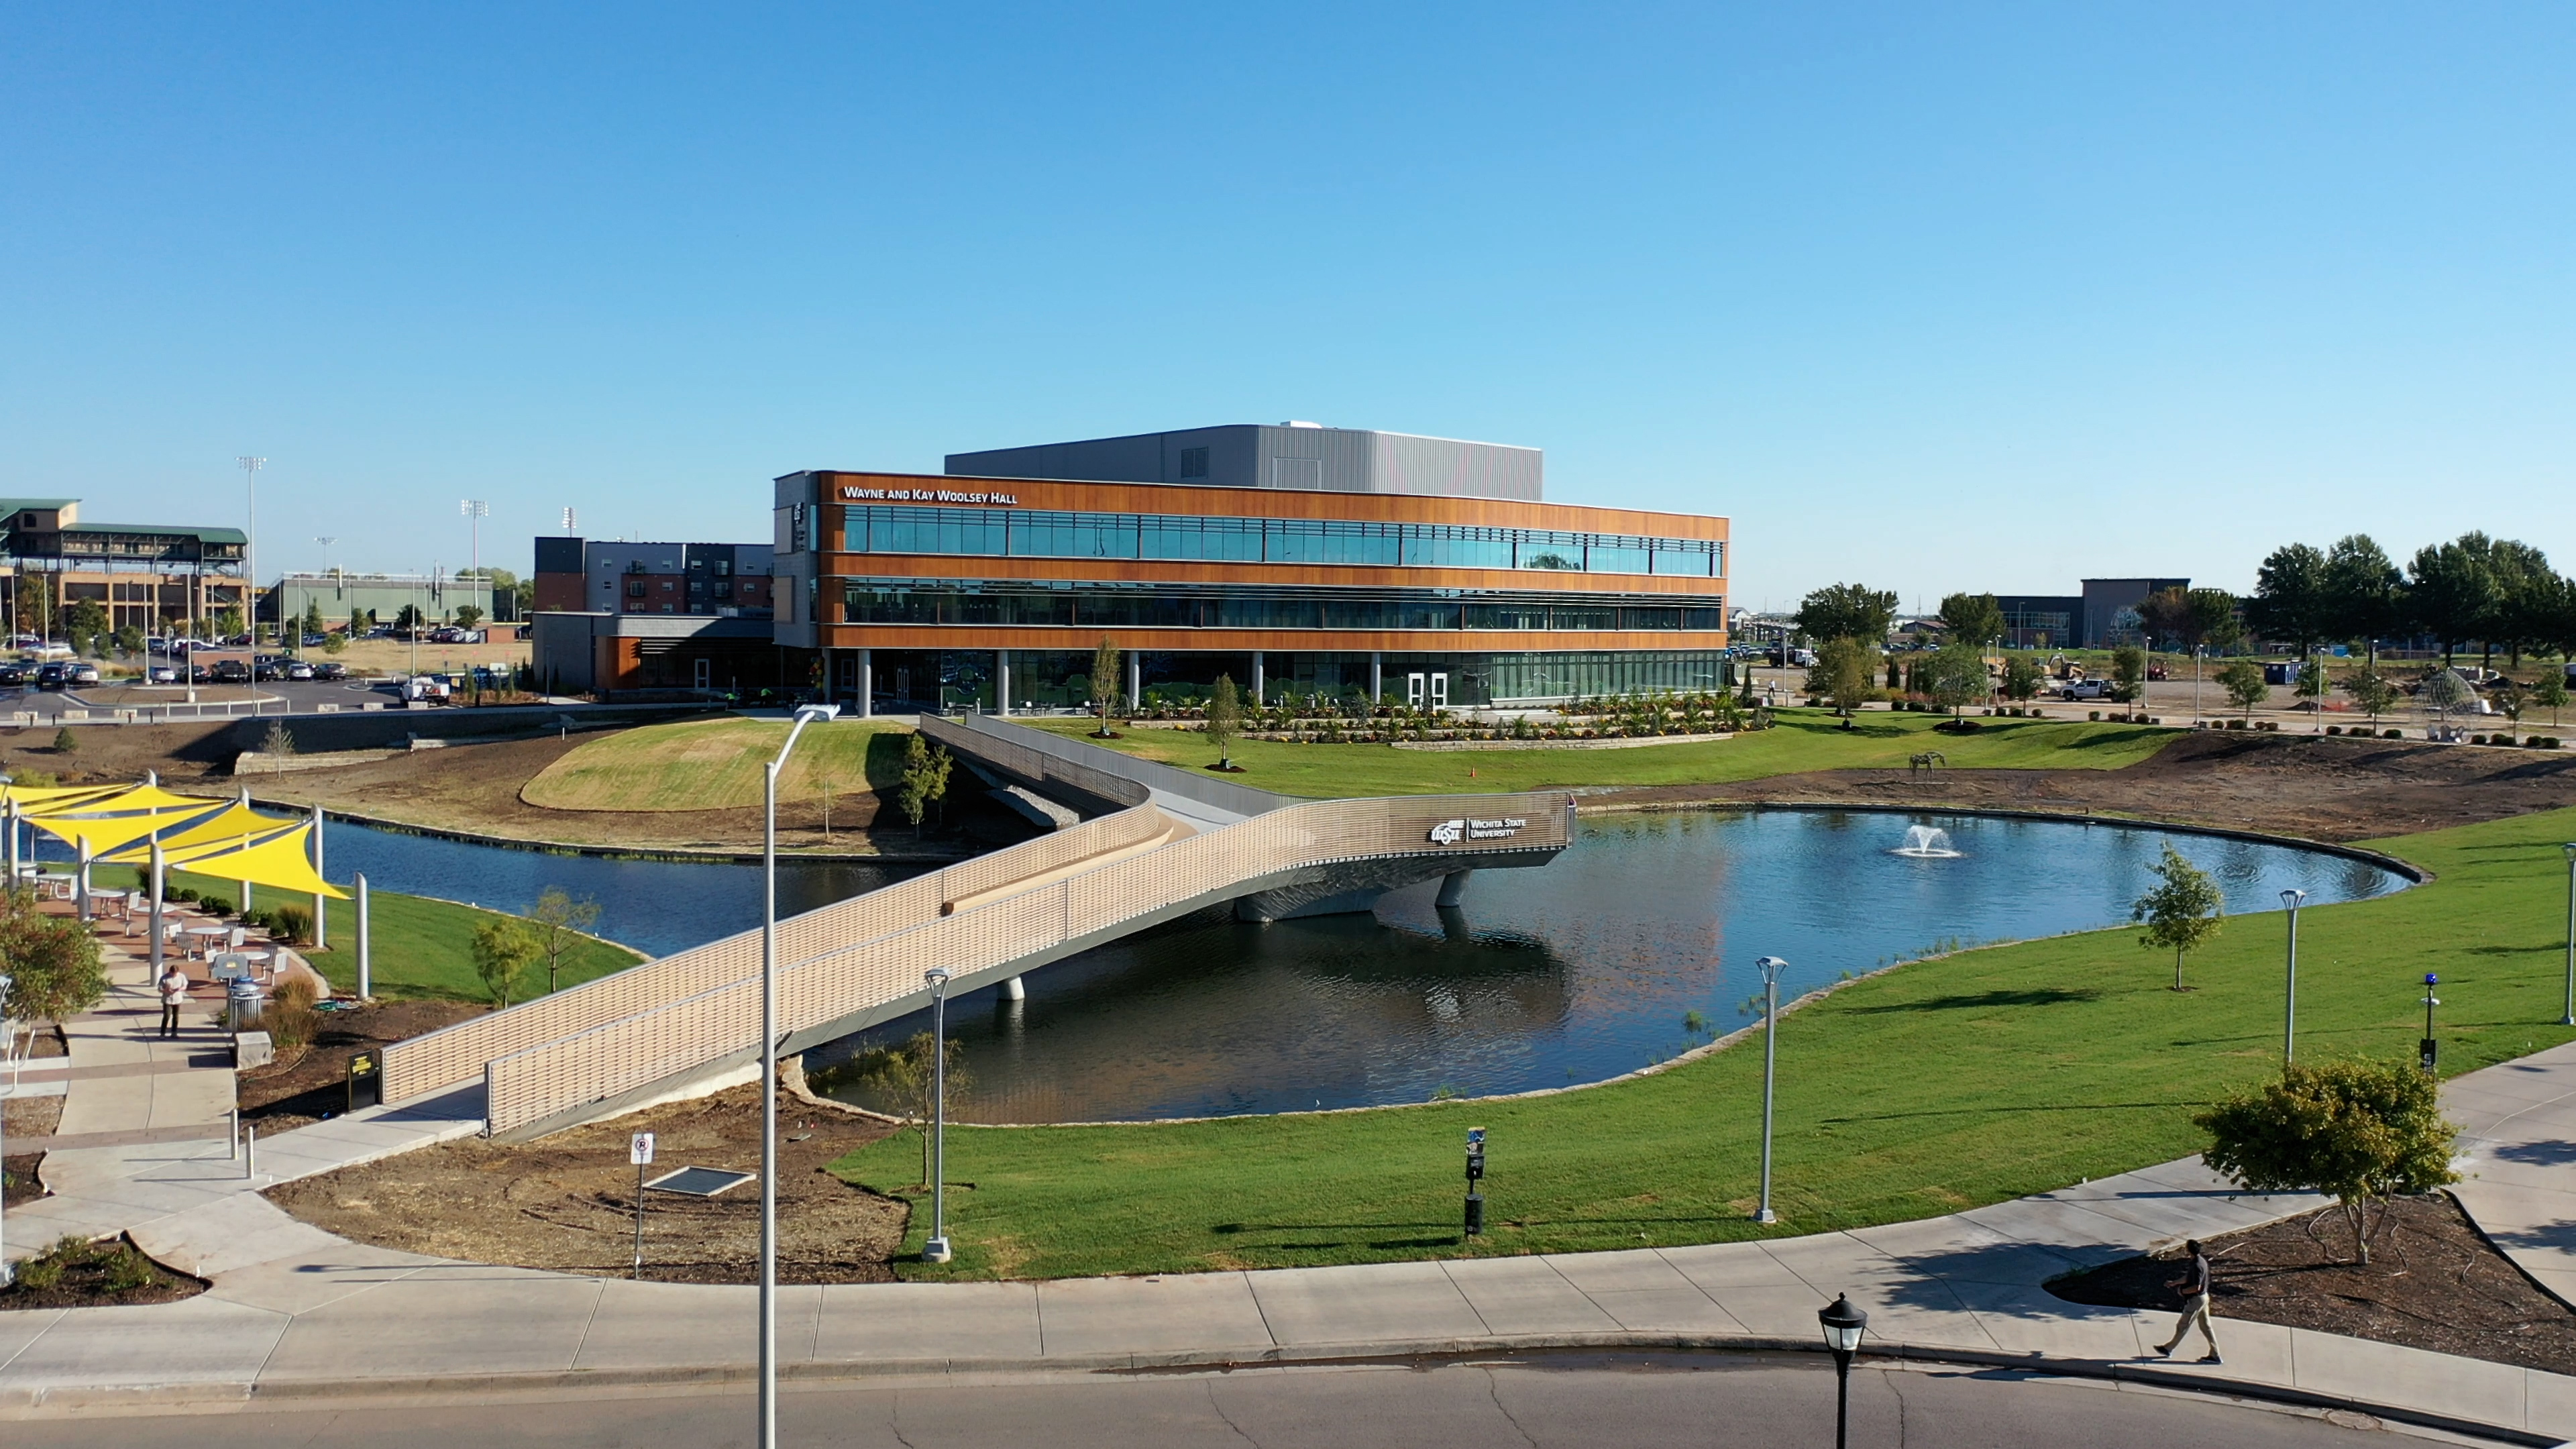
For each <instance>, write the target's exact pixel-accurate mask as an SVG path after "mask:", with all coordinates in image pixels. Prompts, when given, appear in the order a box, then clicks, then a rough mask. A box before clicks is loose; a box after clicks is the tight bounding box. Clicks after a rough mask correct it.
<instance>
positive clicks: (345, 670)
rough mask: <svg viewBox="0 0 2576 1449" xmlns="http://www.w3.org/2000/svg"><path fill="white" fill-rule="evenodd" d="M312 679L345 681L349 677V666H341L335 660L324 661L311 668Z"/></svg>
mask: <svg viewBox="0 0 2576 1449" xmlns="http://www.w3.org/2000/svg"><path fill="white" fill-rule="evenodd" d="M313 677H314V678H316V679H346V678H348V677H349V666H348V665H346V664H342V663H341V662H339V661H338V660H336V659H325V660H323V661H322V662H321V663H319V664H316V665H314V666H313Z"/></svg>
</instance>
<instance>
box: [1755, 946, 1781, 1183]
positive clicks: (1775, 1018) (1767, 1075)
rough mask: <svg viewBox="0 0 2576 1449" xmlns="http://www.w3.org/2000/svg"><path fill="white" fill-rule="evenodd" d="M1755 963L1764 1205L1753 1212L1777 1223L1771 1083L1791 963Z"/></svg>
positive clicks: (1769, 960)
mask: <svg viewBox="0 0 2576 1449" xmlns="http://www.w3.org/2000/svg"><path fill="white" fill-rule="evenodd" d="M1753 964H1754V965H1755V966H1756V967H1759V968H1760V969H1761V972H1762V1206H1760V1207H1759V1208H1756V1209H1754V1212H1753V1220H1754V1221H1755V1222H1757V1223H1776V1222H1778V1221H1780V1215H1779V1214H1778V1213H1775V1212H1773V1211H1771V1082H1772V1079H1773V1078H1774V1077H1775V1076H1776V1075H1777V1074H1778V1070H1779V1066H1780V973H1781V972H1782V971H1784V970H1787V969H1788V966H1789V963H1788V962H1786V961H1783V960H1781V959H1780V958H1779V957H1777V956H1765V957H1763V958H1762V959H1760V960H1758V961H1756V962H1754V963H1753Z"/></svg>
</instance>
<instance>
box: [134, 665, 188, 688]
mask: <svg viewBox="0 0 2576 1449" xmlns="http://www.w3.org/2000/svg"><path fill="white" fill-rule="evenodd" d="M143 682H144V683H146V684H176V683H178V682H179V670H178V668H177V666H175V665H169V664H155V665H153V666H152V667H151V668H150V669H147V670H145V671H143Z"/></svg>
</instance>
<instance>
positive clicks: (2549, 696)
mask: <svg viewBox="0 0 2576 1449" xmlns="http://www.w3.org/2000/svg"><path fill="white" fill-rule="evenodd" d="M2531 702H2532V703H2533V704H2536V705H2538V706H2540V707H2541V708H2542V709H2545V710H2547V711H2549V727H2550V728H2551V729H2556V728H2558V712H2559V711H2560V710H2562V709H2565V708H2566V707H2567V671H2566V670H2564V669H2552V670H2550V671H2549V672H2548V673H2546V674H2543V675H2542V676H2540V682H2539V683H2538V684H2535V685H2533V686H2532V687H2531Z"/></svg>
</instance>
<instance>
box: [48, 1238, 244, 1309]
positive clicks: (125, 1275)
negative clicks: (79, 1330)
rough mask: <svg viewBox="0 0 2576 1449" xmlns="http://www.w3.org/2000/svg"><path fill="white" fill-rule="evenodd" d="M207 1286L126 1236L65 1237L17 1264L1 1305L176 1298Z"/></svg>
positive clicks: (85, 1304) (57, 1305)
mask: <svg viewBox="0 0 2576 1449" xmlns="http://www.w3.org/2000/svg"><path fill="white" fill-rule="evenodd" d="M205 1291H206V1280H205V1279H203V1278H193V1277H190V1276H189V1275H187V1274H185V1273H178V1272H173V1271H171V1270H170V1269H168V1268H165V1267H163V1266H161V1265H160V1264H159V1263H156V1262H154V1261H152V1259H150V1258H148V1257H146V1256H144V1253H143V1250H142V1249H140V1248H138V1247H136V1246H134V1244H133V1243H131V1242H129V1241H127V1240H126V1239H125V1238H122V1237H116V1238H109V1239H107V1240H106V1241H104V1242H95V1243H94V1242H91V1241H89V1240H88V1239H86V1238H66V1239H64V1240H63V1241H61V1242H59V1243H57V1244H55V1245H54V1247H53V1248H52V1250H51V1251H49V1252H46V1253H44V1254H42V1255H40V1256H38V1257H34V1258H29V1259H27V1260H25V1261H23V1262H21V1263H20V1264H19V1265H18V1274H17V1280H16V1281H15V1282H13V1283H11V1284H10V1285H9V1286H8V1287H6V1288H0V1311H5V1310H8V1309H27V1308H99V1307H106V1306H109V1305H115V1304H127V1303H175V1302H177V1301H178V1300H180V1299H182V1298H194V1297H196V1296H197V1295H198V1294H200V1293H203V1292H205Z"/></svg>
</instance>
